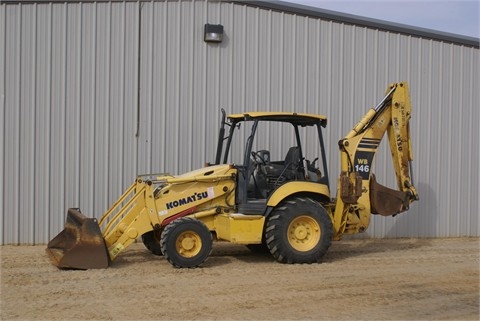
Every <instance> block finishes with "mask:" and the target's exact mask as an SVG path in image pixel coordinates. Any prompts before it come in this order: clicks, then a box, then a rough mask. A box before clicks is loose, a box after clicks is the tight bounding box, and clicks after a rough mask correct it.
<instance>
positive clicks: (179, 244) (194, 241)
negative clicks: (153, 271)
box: [175, 231, 202, 257]
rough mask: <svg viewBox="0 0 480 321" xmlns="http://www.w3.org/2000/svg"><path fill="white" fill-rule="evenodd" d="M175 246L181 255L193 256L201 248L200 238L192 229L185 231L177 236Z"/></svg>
mask: <svg viewBox="0 0 480 321" xmlns="http://www.w3.org/2000/svg"><path fill="white" fill-rule="evenodd" d="M175 248H176V250H177V253H178V254H180V255H181V256H183V257H194V256H195V255H197V254H198V253H199V252H200V250H201V249H202V239H201V238H200V236H199V235H198V234H197V233H195V232H193V231H185V232H182V233H181V234H180V235H179V236H178V237H177V241H176V242H175Z"/></svg>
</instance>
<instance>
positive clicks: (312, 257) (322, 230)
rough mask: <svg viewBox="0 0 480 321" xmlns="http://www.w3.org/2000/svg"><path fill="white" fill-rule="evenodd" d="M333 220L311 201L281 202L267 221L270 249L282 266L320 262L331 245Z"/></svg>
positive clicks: (316, 203)
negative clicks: (285, 264)
mask: <svg viewBox="0 0 480 321" xmlns="http://www.w3.org/2000/svg"><path fill="white" fill-rule="evenodd" d="M332 235H333V227H332V221H331V219H330V217H329V216H328V213H327V211H326V210H325V208H323V206H321V205H320V204H319V203H318V202H315V201H314V200H312V199H310V198H306V197H305V198H301V197H295V198H291V199H288V200H286V201H284V202H283V203H281V204H280V205H279V206H278V207H277V208H276V209H275V210H274V211H273V212H272V215H271V216H270V217H269V218H268V220H267V225H266V232H265V237H266V241H267V246H268V249H269V250H270V253H271V254H272V255H273V257H274V258H275V259H276V260H277V261H279V262H281V263H314V262H319V261H320V260H321V258H322V257H323V256H324V255H325V253H326V252H327V250H328V248H329V247H330V244H331V239H332Z"/></svg>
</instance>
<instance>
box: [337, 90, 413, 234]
mask: <svg viewBox="0 0 480 321" xmlns="http://www.w3.org/2000/svg"><path fill="white" fill-rule="evenodd" d="M410 118H411V104H410V96H409V93H408V85H407V83H396V84H392V85H390V86H389V88H388V89H387V91H386V95H385V97H384V98H383V99H382V101H381V102H380V103H379V104H378V105H377V106H376V107H375V108H372V109H370V110H369V111H368V112H367V113H366V114H365V116H364V117H363V118H362V119H361V120H360V121H359V122H358V123H357V124H356V125H355V126H354V127H353V129H352V130H351V131H350V132H349V133H348V134H347V135H346V136H345V137H344V138H343V139H341V140H340V141H339V148H340V161H341V174H340V178H339V182H338V191H337V199H336V204H335V211H334V215H333V216H334V217H333V221H334V238H335V239H340V238H341V235H342V234H344V233H345V234H353V233H357V232H361V231H364V230H365V229H366V228H367V227H368V225H369V223H370V213H372V214H381V215H384V216H389V215H396V214H398V213H401V212H404V211H406V210H408V206H409V204H410V203H411V202H413V201H414V200H417V199H418V194H417V191H416V189H415V187H414V186H413V182H412V177H411V166H410V162H411V160H412V148H411V142H410V128H409V120H410ZM385 132H387V135H388V142H389V145H390V151H391V155H392V162H393V167H394V170H395V175H396V178H397V187H398V190H392V189H390V188H388V187H385V186H382V185H380V184H379V183H377V181H376V179H375V175H374V174H373V172H372V165H373V160H374V157H375V154H376V152H377V150H378V146H379V144H380V142H381V141H382V138H383V136H384V134H385Z"/></svg>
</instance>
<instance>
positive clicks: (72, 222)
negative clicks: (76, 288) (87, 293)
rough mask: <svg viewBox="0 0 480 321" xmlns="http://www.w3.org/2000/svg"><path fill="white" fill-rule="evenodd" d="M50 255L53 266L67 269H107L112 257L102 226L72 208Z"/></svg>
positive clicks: (51, 244) (53, 241) (50, 246)
mask: <svg viewBox="0 0 480 321" xmlns="http://www.w3.org/2000/svg"><path fill="white" fill-rule="evenodd" d="M46 251H47V253H48V255H49V256H50V259H51V261H52V263H53V264H54V265H55V266H57V267H59V268H67V269H81V270H87V269H104V268H107V267H108V263H109V256H108V252H107V248H106V245H105V240H104V239H103V237H102V232H101V231H100V226H99V225H98V223H97V220H96V219H95V218H88V217H86V216H85V215H83V214H82V213H81V212H80V210H79V209H75V208H70V209H68V214H67V221H66V223H65V228H64V229H63V231H61V232H60V234H58V235H57V236H55V237H54V238H53V239H52V240H51V241H50V242H48V246H47V250H46Z"/></svg>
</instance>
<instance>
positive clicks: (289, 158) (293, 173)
mask: <svg viewBox="0 0 480 321" xmlns="http://www.w3.org/2000/svg"><path fill="white" fill-rule="evenodd" d="M300 165H301V159H300V147H298V146H293V147H290V148H289V149H288V152H287V155H286V156H285V162H284V169H283V176H285V178H286V179H287V180H292V179H299V178H301V177H302V175H301V170H300V167H301V166H300Z"/></svg>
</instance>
